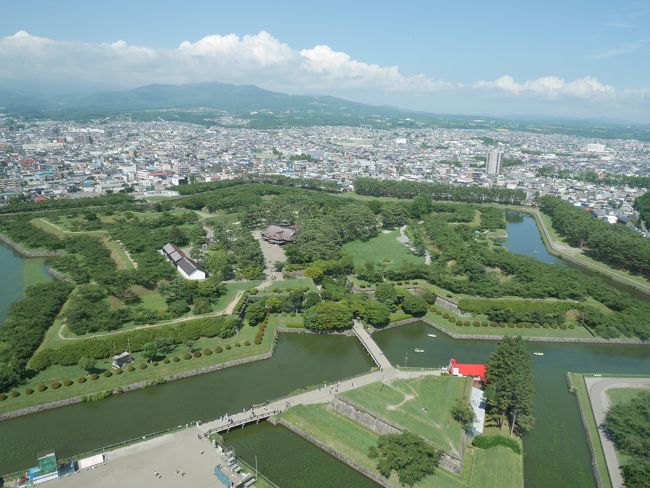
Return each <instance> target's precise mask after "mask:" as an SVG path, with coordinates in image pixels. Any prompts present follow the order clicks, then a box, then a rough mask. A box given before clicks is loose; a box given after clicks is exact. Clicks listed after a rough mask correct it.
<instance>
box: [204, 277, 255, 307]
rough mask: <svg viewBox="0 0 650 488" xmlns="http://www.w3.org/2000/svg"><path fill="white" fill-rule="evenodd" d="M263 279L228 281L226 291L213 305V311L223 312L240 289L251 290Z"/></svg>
mask: <svg viewBox="0 0 650 488" xmlns="http://www.w3.org/2000/svg"><path fill="white" fill-rule="evenodd" d="M260 283H261V281H241V282H237V283H226V285H225V286H226V293H225V294H223V295H221V296H220V297H219V299H218V300H217V301H216V302H215V303H214V304H213V305H212V311H213V312H221V311H222V310H224V309H225V308H226V306H228V304H229V303H230V302H231V301H232V299H233V298H235V295H236V294H237V292H238V291H240V290H250V289H251V288H255V287H256V286H257V285H259V284H260Z"/></svg>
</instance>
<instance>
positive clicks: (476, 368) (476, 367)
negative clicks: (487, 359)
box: [447, 359, 487, 383]
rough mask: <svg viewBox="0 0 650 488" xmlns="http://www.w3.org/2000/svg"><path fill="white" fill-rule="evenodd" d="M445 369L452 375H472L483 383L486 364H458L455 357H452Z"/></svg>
mask: <svg viewBox="0 0 650 488" xmlns="http://www.w3.org/2000/svg"><path fill="white" fill-rule="evenodd" d="M447 371H449V374H450V375H452V376H472V377H473V378H475V379H478V380H481V381H482V382H483V383H485V373H487V365H485V364H460V363H457V362H456V360H455V359H452V360H451V361H450V362H449V366H447Z"/></svg>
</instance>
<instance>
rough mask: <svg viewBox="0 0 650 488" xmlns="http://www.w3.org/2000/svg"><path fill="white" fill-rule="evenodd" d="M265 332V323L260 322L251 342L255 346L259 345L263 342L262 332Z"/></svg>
mask: <svg viewBox="0 0 650 488" xmlns="http://www.w3.org/2000/svg"><path fill="white" fill-rule="evenodd" d="M265 331H266V322H262V323H261V324H260V326H259V327H258V329H257V333H256V334H255V339H254V340H253V342H254V343H255V344H257V345H260V344H261V343H262V341H263V340H264V332H265Z"/></svg>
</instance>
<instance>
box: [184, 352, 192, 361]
mask: <svg viewBox="0 0 650 488" xmlns="http://www.w3.org/2000/svg"><path fill="white" fill-rule="evenodd" d="M183 359H192V354H191V353H189V352H186V353H185V354H183Z"/></svg>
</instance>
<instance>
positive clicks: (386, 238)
mask: <svg viewBox="0 0 650 488" xmlns="http://www.w3.org/2000/svg"><path fill="white" fill-rule="evenodd" d="M398 237H399V231H398V230H392V231H390V232H387V233H381V234H379V235H378V236H377V237H373V238H372V239H369V240H367V241H352V242H348V243H347V244H345V245H344V246H343V251H344V252H346V253H348V254H351V255H352V259H353V260H354V264H355V265H360V264H364V263H366V262H368V261H373V262H375V263H383V264H385V265H388V266H395V267H397V266H399V265H401V264H402V263H414V264H422V263H424V258H423V257H421V256H416V255H415V254H413V253H412V252H411V251H409V249H408V248H407V247H406V246H405V245H404V244H402V243H401V242H399V241H398V240H397V238H398Z"/></svg>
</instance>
